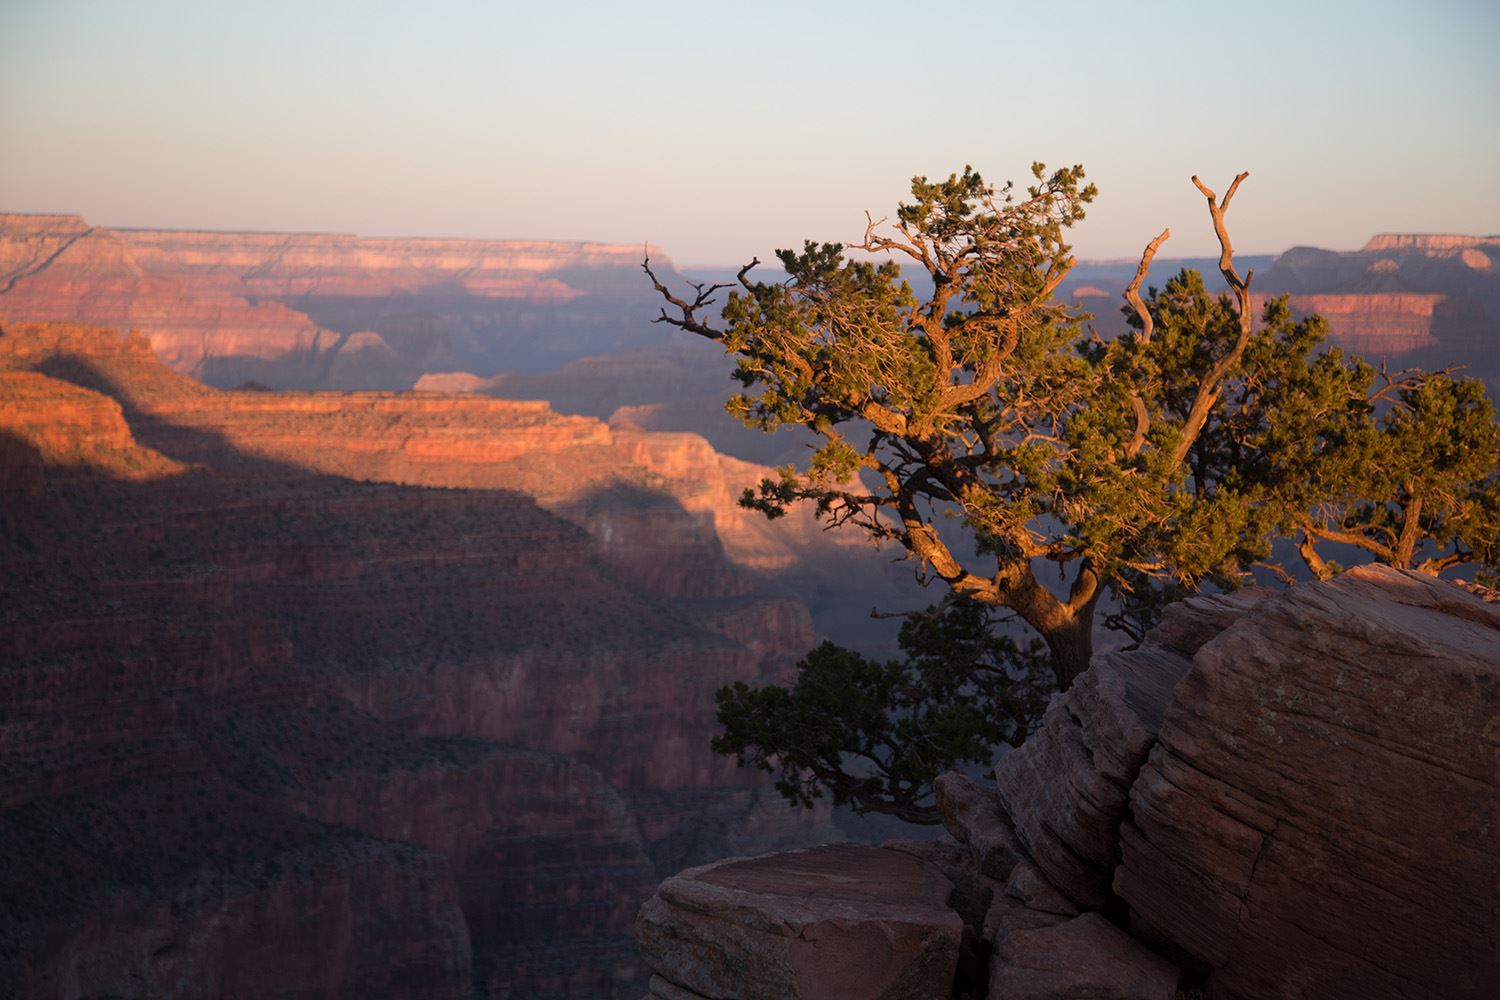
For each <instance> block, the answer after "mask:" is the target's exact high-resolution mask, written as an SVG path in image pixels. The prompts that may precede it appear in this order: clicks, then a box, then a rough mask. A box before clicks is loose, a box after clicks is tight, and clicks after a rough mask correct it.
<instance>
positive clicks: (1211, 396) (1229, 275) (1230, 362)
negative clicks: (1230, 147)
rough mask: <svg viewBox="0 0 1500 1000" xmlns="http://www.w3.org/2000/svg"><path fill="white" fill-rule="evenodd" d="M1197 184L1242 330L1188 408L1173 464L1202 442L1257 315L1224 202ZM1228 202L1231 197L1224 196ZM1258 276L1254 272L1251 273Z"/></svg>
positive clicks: (1231, 189) (1237, 181) (1236, 187)
mask: <svg viewBox="0 0 1500 1000" xmlns="http://www.w3.org/2000/svg"><path fill="white" fill-rule="evenodd" d="M1249 176H1250V172H1249V171H1248V170H1247V171H1245V172H1244V173H1242V174H1240V175H1239V176H1237V177H1236V178H1235V179H1234V183H1233V184H1231V185H1230V186H1229V194H1230V196H1233V194H1234V192H1236V191H1238V190H1239V187H1240V182H1241V181H1243V180H1244V179H1245V178H1246V177H1249ZM1193 184H1194V185H1195V186H1196V187H1197V188H1198V190H1199V191H1201V192H1202V193H1203V196H1204V198H1206V199H1208V214H1209V216H1210V217H1211V218H1212V219H1213V223H1214V233H1215V234H1216V235H1217V236H1218V237H1219V272H1220V273H1221V274H1223V275H1224V280H1225V281H1226V282H1228V283H1229V287H1230V288H1231V289H1233V290H1234V294H1235V298H1236V299H1237V301H1238V304H1239V318H1240V331H1239V336H1238V337H1236V338H1235V341H1234V346H1232V347H1231V348H1230V349H1229V350H1228V351H1227V352H1225V354H1224V355H1223V357H1221V358H1219V360H1217V361H1215V362H1214V363H1213V366H1212V367H1211V368H1209V370H1208V372H1207V373H1206V374H1205V375H1204V376H1203V379H1202V381H1201V382H1199V383H1198V391H1197V393H1196V395H1195V396H1194V398H1193V405H1192V407H1191V408H1190V409H1189V410H1188V416H1187V421H1186V422H1185V424H1184V426H1183V430H1182V437H1181V438H1180V439H1179V440H1178V442H1177V447H1176V448H1175V449H1174V450H1173V452H1172V461H1173V463H1180V462H1181V461H1182V460H1183V459H1184V458H1186V457H1187V455H1188V452H1190V451H1192V450H1193V445H1194V444H1196V443H1197V441H1198V435H1199V434H1201V433H1203V425H1204V424H1206V423H1207V422H1208V414H1209V411H1210V410H1212V409H1213V405H1214V403H1215V402H1217V401H1218V398H1219V390H1220V388H1221V387H1222V385H1223V382H1224V379H1225V378H1226V377H1227V376H1228V375H1229V373H1230V371H1232V370H1233V369H1234V367H1235V365H1237V364H1239V362H1240V358H1241V357H1242V356H1243V355H1244V353H1245V347H1246V346H1247V345H1248V344H1249V343H1250V334H1251V332H1252V330H1253V328H1254V317H1253V316H1252V315H1251V312H1250V278H1249V277H1247V278H1241V277H1240V274H1239V272H1238V271H1236V270H1235V267H1234V244H1232V243H1231V242H1230V240H1229V230H1228V229H1227V228H1225V226H1224V208H1225V206H1224V205H1220V204H1219V203H1218V201H1217V199H1216V198H1215V196H1214V193H1213V191H1211V190H1209V189H1208V188H1207V187H1205V186H1204V184H1203V182H1202V181H1200V180H1199V179H1198V177H1197V175H1196V174H1195V175H1194V176H1193ZM1224 201H1225V204H1226V205H1227V203H1228V201H1229V199H1228V198H1227V197H1226V198H1225V199H1224ZM1250 277H1254V272H1253V271H1252V272H1250Z"/></svg>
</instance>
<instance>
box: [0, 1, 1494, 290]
mask: <svg viewBox="0 0 1500 1000" xmlns="http://www.w3.org/2000/svg"><path fill="white" fill-rule="evenodd" d="M1497 108H1500V2H1496V0H1427V2H1425V3H1417V2H1415V0H1402V2H1385V0H1360V2H1330V0H1298V2H1280V0H1276V2H1264V3H1259V4H1244V3H1236V4H1232V5H1231V4H1222V5H1221V4H1216V3H1211V2H1191V3H1189V2H1184V3H1178V2H1167V0H1162V2H1150V0H1136V2H1131V3H1125V2H1091V0H1079V2H1072V3H1068V4H1067V5H1062V4H1053V3H1039V2H1031V3H1004V2H994V3H982V2H971V3H968V4H962V3H949V4H942V5H931V4H918V3H914V2H904V3H887V2H878V0H864V2H858V3H844V2H823V3H818V2H815V0H804V2H803V3H800V4H793V3H779V2H773V0H762V2H739V3H715V2H710V0H700V2H697V3H653V2H650V0H637V2H633V3H629V4H617V3H600V4H581V3H571V2H567V0H550V2H546V3H535V2H534V3H529V4H524V5H523V4H513V3H508V2H487V3H478V2H472V3H458V2H453V3H444V2H441V0H428V2H425V3H420V4H418V3H409V4H397V3H378V2H371V0H364V2H358V3H344V2H323V3H318V2H314V0H303V2H299V3H281V2H276V0H261V2H256V3H243V2H202V0H194V2H183V3H169V2H152V0H132V2H123V0H115V2H79V0H0V211H26V212H35V211H62V212H76V213H80V214H82V215H84V216H85V217H86V218H87V219H88V220H89V221H90V222H91V223H94V224H96V225H105V226H144V227H164V228H203V229H257V230H298V231H323V232H327V231H334V232H355V233H359V234H361V235H366V236H469V237H490V238H547V239H567V240H574V239H579V240H599V241H606V242H623V243H642V242H645V241H650V242H651V243H653V244H655V245H658V246H660V247H662V248H664V249H665V251H666V252H667V253H668V254H669V255H670V256H671V257H672V258H673V259H674V260H675V261H676V262H678V263H679V264H714V265H726V264H732V263H735V262H739V261H742V260H746V259H748V258H749V257H750V256H752V255H758V256H760V257H761V258H762V259H765V258H767V257H768V256H769V253H770V251H771V250H773V249H774V248H776V247H781V246H793V245H800V244H801V241H802V240H804V239H819V240H841V241H850V240H854V239H857V238H858V237H859V236H860V235H861V234H862V232H863V228H864V218H865V212H866V211H869V212H871V213H872V214H873V215H874V216H875V217H876V218H879V217H881V216H883V215H887V214H892V213H893V212H894V210H895V207H896V204H897V203H898V202H899V201H900V200H901V198H902V196H903V195H904V194H906V192H907V189H908V187H909V185H910V180H911V178H912V176H913V175H916V174H923V175H928V176H946V175H947V174H949V173H951V172H953V171H955V170H961V169H962V168H963V166H964V165H965V164H973V165H974V166H975V167H976V168H977V169H979V170H980V171H981V172H982V173H983V174H984V175H985V176H986V177H987V178H989V179H991V180H993V181H1003V180H1005V179H1007V178H1015V179H1017V180H1024V179H1026V177H1027V176H1028V173H1027V171H1028V166H1029V164H1030V163H1031V162H1032V161H1034V160H1041V161H1044V162H1046V163H1048V164H1052V165H1059V164H1065V163H1068V164H1071V163H1081V164H1083V165H1084V167H1085V169H1086V170H1087V172H1088V176H1089V178H1090V179H1091V180H1093V181H1094V182H1096V183H1097V184H1098V186H1099V189H1100V195H1099V199H1098V201H1097V202H1095V204H1094V205H1093V206H1092V207H1091V209H1090V211H1089V217H1088V218H1087V219H1086V220H1084V221H1083V222H1082V223H1081V224H1080V225H1079V226H1078V228H1077V229H1076V230H1075V231H1074V235H1073V243H1074V246H1075V249H1076V252H1077V253H1078V255H1079V256H1080V257H1082V258H1085V259H1109V258H1126V257H1132V256H1136V255H1138V254H1139V253H1140V249H1141V247H1142V246H1143V245H1144V244H1145V243H1146V241H1147V240H1149V239H1150V238H1151V237H1152V236H1154V235H1155V234H1156V233H1157V232H1159V231H1160V230H1161V229H1162V227H1163V226H1170V227H1171V229H1172V232H1173V237H1172V240H1171V241H1170V242H1169V243H1168V245H1167V247H1166V248H1164V249H1163V251H1162V254H1163V256H1164V257H1165V256H1197V255H1206V254H1209V253H1211V252H1214V251H1215V248H1216V244H1215V242H1214V237H1213V232H1212V229H1211V228H1210V225H1209V221H1208V217H1207V213H1206V211H1205V210H1204V205H1203V200H1202V197H1201V196H1200V195H1198V193H1197V192H1196V191H1195V190H1194V188H1193V187H1192V185H1191V183H1190V181H1189V177H1190V175H1192V174H1194V173H1197V174H1200V175H1201V176H1202V178H1203V180H1204V181H1205V182H1206V183H1207V184H1209V185H1210V186H1211V187H1214V188H1216V189H1217V190H1218V191H1220V192H1221V193H1222V191H1223V189H1224V188H1225V187H1226V186H1227V184H1228V182H1229V180H1230V179H1231V178H1232V177H1233V176H1234V174H1235V173H1237V172H1239V171H1241V170H1249V171H1250V173H1251V176H1250V179H1249V180H1247V181H1246V182H1245V184H1244V186H1243V187H1242V188H1241V190H1240V193H1239V194H1238V195H1237V196H1236V199H1235V203H1234V207H1233V209H1232V211H1231V212H1230V216H1229V223H1230V231H1231V234H1232V235H1233V237H1234V241H1235V245H1236V247H1237V248H1238V249H1240V250H1242V251H1244V252H1247V253H1275V252H1279V251H1281V250H1284V249H1286V248H1287V247H1290V246H1295V245H1315V246H1324V247H1329V248H1332V249H1353V248H1356V247H1358V246H1360V245H1361V244H1363V243H1364V241H1365V240H1366V238H1368V237H1369V236H1370V235H1371V234H1372V233H1375V232H1383V231H1399V232H1463V233H1484V234H1492V233H1500V183H1497V181H1500V112H1497V110H1496V109H1497Z"/></svg>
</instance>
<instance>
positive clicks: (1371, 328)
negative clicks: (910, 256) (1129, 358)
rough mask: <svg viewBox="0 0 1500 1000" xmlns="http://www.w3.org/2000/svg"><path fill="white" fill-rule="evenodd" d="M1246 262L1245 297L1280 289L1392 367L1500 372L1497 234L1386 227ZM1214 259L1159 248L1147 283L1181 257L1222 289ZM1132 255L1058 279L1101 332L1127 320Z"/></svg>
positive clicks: (1494, 375)
mask: <svg viewBox="0 0 1500 1000" xmlns="http://www.w3.org/2000/svg"><path fill="white" fill-rule="evenodd" d="M1236 261H1237V264H1238V266H1239V270H1240V272H1241V273H1245V272H1246V271H1250V270H1253V271H1254V277H1253V279H1252V280H1251V283H1250V288H1251V292H1252V299H1253V307H1254V309H1255V311H1256V314H1257V316H1259V314H1260V310H1261V309H1262V308H1263V307H1264V305H1265V303H1266V302H1267V301H1268V300H1270V299H1273V298H1277V297H1279V296H1282V295H1286V296H1288V297H1289V299H1290V305H1291V308H1292V311H1293V313H1294V314H1296V315H1298V316H1306V315H1309V314H1311V313H1319V314H1321V315H1322V316H1323V317H1324V318H1326V319H1327V320H1328V335H1329V340H1330V341H1331V343H1332V344H1333V345H1335V346H1337V347H1340V348H1342V349H1343V350H1345V351H1352V352H1355V353H1358V354H1361V355H1363V356H1365V357H1366V358H1367V359H1368V360H1369V361H1371V362H1372V363H1373V364H1377V365H1378V364H1379V363H1380V362H1382V361H1384V362H1386V363H1387V364H1389V365H1391V366H1392V367H1394V368H1396V369H1400V368H1403V367H1408V366H1413V367H1434V368H1441V367H1446V366H1449V365H1462V366H1465V367H1464V369H1463V370H1464V373H1465V374H1468V375H1477V376H1479V377H1480V378H1483V379H1485V380H1487V381H1488V382H1489V383H1490V384H1492V385H1493V384H1494V383H1496V382H1497V381H1500V268H1497V267H1496V266H1495V262H1496V261H1500V236H1462V235H1454V234H1412V233H1384V234H1380V235H1377V236H1374V237H1372V238H1371V239H1370V240H1369V242H1368V243H1366V244H1365V246H1364V247H1362V248H1361V249H1359V250H1355V251H1336V250H1323V249H1319V248H1317V247H1293V248H1292V249H1290V250H1288V251H1286V252H1285V253H1283V254H1281V255H1280V256H1278V257H1275V258H1255V257H1252V256H1247V255H1240V256H1238V257H1237V258H1236ZM1217 265H1218V262H1217V260H1213V259H1201V260H1170V259H1165V258H1158V259H1157V260H1156V261H1155V263H1154V265H1153V266H1152V269H1151V274H1150V277H1149V279H1148V282H1147V283H1148V285H1157V286H1161V285H1163V284H1165V282H1166V280H1167V279H1168V278H1170V277H1171V276H1172V275H1174V274H1175V273H1176V272H1177V270H1178V269H1179V268H1181V267H1184V266H1190V267H1194V268H1196V269H1197V270H1198V271H1200V272H1201V273H1202V274H1203V276H1204V279H1205V281H1206V283H1207V284H1208V287H1209V288H1210V289H1222V288H1223V282H1222V281H1221V279H1220V278H1219V275H1218V266H1217ZM1135 267H1136V262H1135V261H1119V262H1103V263H1089V262H1084V263H1082V264H1080V265H1079V266H1078V267H1077V268H1076V269H1075V273H1074V275H1073V276H1072V277H1070V279H1069V280H1068V281H1067V282H1065V283H1064V284H1063V286H1062V288H1061V292H1060V294H1061V295H1062V296H1063V297H1064V298H1065V299H1067V300H1070V301H1073V302H1076V303H1077V304H1078V306H1079V307H1080V308H1081V309H1082V310H1084V311H1086V312H1088V313H1090V314H1092V316H1093V319H1092V320H1091V322H1092V324H1093V325H1094V326H1095V327H1096V328H1097V329H1098V331H1099V332H1100V333H1101V335H1104V336H1115V335H1118V334H1120V333H1123V332H1125V330H1126V329H1127V327H1126V325H1125V321H1124V315H1123V313H1122V312H1121V311H1120V305H1121V299H1120V298H1119V295H1120V293H1121V291H1122V290H1123V289H1124V288H1125V285H1126V283H1127V282H1129V280H1130V278H1131V276H1133V275H1134V273H1135Z"/></svg>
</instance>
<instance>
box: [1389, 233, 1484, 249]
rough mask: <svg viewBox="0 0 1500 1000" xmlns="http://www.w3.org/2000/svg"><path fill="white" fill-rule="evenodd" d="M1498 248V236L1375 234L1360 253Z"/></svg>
mask: <svg viewBox="0 0 1500 1000" xmlns="http://www.w3.org/2000/svg"><path fill="white" fill-rule="evenodd" d="M1486 246H1489V247H1500V236H1460V235H1457V234H1453V233H1376V234H1375V235H1374V236H1371V237H1370V239H1369V240H1368V242H1366V243H1365V245H1364V248H1363V250H1362V251H1361V252H1362V253H1384V252H1386V251H1390V250H1415V251H1417V252H1420V253H1434V252H1437V253H1443V252H1448V253H1451V252H1454V251H1458V252H1462V251H1464V250H1473V249H1478V248H1481V247H1486Z"/></svg>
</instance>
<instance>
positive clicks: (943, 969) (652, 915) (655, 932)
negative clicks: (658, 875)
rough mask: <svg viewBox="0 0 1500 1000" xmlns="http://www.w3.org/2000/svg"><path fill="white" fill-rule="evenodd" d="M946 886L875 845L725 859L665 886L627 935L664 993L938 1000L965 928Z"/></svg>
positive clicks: (749, 998)
mask: <svg viewBox="0 0 1500 1000" xmlns="http://www.w3.org/2000/svg"><path fill="white" fill-rule="evenodd" d="M952 888H953V887H952V885H951V883H949V882H948V880H947V879H946V878H945V877H944V876H943V875H942V874H941V873H940V872H939V871H938V870H937V869H936V868H934V867H933V866H931V865H928V864H926V863H925V862H923V861H920V860H918V859H917V858H914V857H912V856H911V855H909V854H903V853H901V852H898V851H889V850H884V849H881V848H874V847H856V846H854V845H849V844H842V845H831V846H828V847H820V848H815V849H813V850H809V851H799V852H796V853H791V854H780V855H773V856H771V857H762V858H732V859H729V860H726V861H719V862H716V863H714V864H711V865H706V866H704V867H701V868H694V869H690V870H688V871H685V872H682V873H681V874H679V875H676V876H674V877H672V878H670V879H668V880H667V881H666V882H664V883H662V886H661V888H660V889H659V890H658V891H657V893H656V895H654V896H652V897H651V899H649V900H648V901H647V902H646V904H645V905H644V906H643V907H642V908H641V914H640V919H639V922H638V924H637V927H636V935H637V939H638V940H639V941H640V943H641V951H642V954H643V955H644V956H645V958H646V961H647V963H648V964H650V966H651V967H652V969H654V970H655V971H656V973H657V975H656V976H655V977H653V979H652V982H651V987H652V990H651V992H652V995H653V996H655V997H660V998H662V1000H677V998H685V1000H686V998H696V997H728V996H733V997H743V998H745V1000H793V998H806V1000H814V998H824V997H839V996H842V997H868V998H870V1000H908V998H909V1000H929V998H930V1000H939V998H943V997H946V996H948V987H949V984H950V982H951V981H952V978H953V972H954V968H955V966H956V963H957V961H958V948H959V938H960V935H961V932H962V926H963V925H962V921H961V920H960V919H959V917H958V915H957V914H956V913H954V912H953V911H952V910H950V909H949V908H948V905H947V904H948V897H949V895H950V893H951V892H952Z"/></svg>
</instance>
